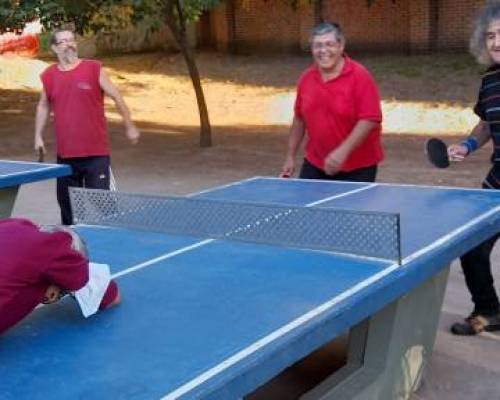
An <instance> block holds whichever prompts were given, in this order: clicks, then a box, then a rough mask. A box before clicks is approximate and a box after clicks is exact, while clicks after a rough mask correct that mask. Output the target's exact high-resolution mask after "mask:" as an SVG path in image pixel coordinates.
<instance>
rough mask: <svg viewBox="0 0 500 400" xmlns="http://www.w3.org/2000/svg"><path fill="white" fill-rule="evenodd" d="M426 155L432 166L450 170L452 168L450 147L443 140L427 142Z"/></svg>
mask: <svg viewBox="0 0 500 400" xmlns="http://www.w3.org/2000/svg"><path fill="white" fill-rule="evenodd" d="M425 153H426V154H427V158H428V159H429V161H430V162H431V164H432V165H434V166H435V167H436V168H448V167H449V166H450V158H449V157H448V146H446V143H445V142H443V141H442V140H441V139H437V138H430V139H428V140H427V141H426V142H425Z"/></svg>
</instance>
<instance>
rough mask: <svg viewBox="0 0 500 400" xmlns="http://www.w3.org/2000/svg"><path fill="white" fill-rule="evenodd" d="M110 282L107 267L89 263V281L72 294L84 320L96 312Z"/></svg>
mask: <svg viewBox="0 0 500 400" xmlns="http://www.w3.org/2000/svg"><path fill="white" fill-rule="evenodd" d="M110 281H111V274H110V272H109V265H107V264H97V263H89V281H88V282H87V284H86V285H85V286H84V287H82V288H81V289H79V290H77V291H76V292H74V293H73V295H74V296H75V298H76V301H77V302H78V305H79V306H80V309H81V310H82V314H83V316H84V317H85V318H88V317H90V316H91V315H93V314H95V313H96V312H97V310H98V309H99V305H100V304H101V301H102V298H103V297H104V294H105V293H106V290H107V289H108V285H109V282H110Z"/></svg>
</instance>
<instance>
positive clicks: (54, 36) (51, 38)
mask: <svg viewBox="0 0 500 400" xmlns="http://www.w3.org/2000/svg"><path fill="white" fill-rule="evenodd" d="M61 32H71V33H72V34H73V35H75V30H74V29H73V27H72V26H70V25H68V26H61V27H59V28H57V29H55V30H53V31H52V32H51V33H50V36H49V44H50V45H51V46H52V45H55V44H57V34H58V33H61Z"/></svg>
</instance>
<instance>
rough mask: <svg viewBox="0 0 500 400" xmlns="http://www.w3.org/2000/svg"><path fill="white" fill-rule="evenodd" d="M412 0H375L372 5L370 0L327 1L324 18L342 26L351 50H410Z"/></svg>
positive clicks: (324, 6) (324, 7)
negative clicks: (410, 5) (369, 2)
mask: <svg viewBox="0 0 500 400" xmlns="http://www.w3.org/2000/svg"><path fill="white" fill-rule="evenodd" d="M410 1H411V0H397V1H396V2H393V1H392V0H375V1H374V2H373V4H372V5H371V7H368V6H367V3H366V0H350V1H325V2H324V5H323V18H324V20H325V21H334V22H337V23H339V24H340V25H341V26H342V28H343V30H344V32H345V34H346V37H347V50H348V51H349V49H351V50H364V51H379V50H382V51H396V52H401V51H407V50H408V48H409V30H408V23H409V3H410ZM413 1H415V0H413Z"/></svg>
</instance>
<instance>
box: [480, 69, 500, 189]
mask: <svg viewBox="0 0 500 400" xmlns="http://www.w3.org/2000/svg"><path fill="white" fill-rule="evenodd" d="M474 112H475V113H476V114H477V115H478V116H479V118H481V120H483V121H485V122H487V123H488V125H489V128H490V132H491V140H492V141H493V148H494V150H493V156H492V160H493V166H492V168H491V170H490V171H489V172H488V175H487V176H486V178H485V179H484V181H483V187H484V188H487V189H500V65H493V66H491V67H490V68H488V69H487V70H486V72H485V73H484V75H483V80H482V82H481V88H480V89H479V96H478V99H477V103H476V106H475V107H474Z"/></svg>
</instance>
